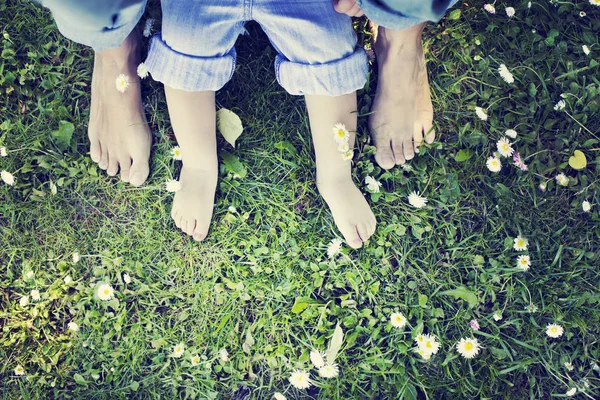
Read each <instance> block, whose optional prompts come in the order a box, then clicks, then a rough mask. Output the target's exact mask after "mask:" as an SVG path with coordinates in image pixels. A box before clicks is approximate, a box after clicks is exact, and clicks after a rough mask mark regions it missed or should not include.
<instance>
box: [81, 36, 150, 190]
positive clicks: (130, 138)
mask: <svg viewBox="0 0 600 400" xmlns="http://www.w3.org/2000/svg"><path fill="white" fill-rule="evenodd" d="M136 35H137V33H131V34H130V35H129V36H128V37H127V39H125V41H124V42H123V44H122V45H121V47H120V48H118V49H111V50H104V51H101V52H99V53H96V55H95V57H94V73H93V76H92V100H91V106H90V121H89V124H88V136H89V139H90V156H91V158H92V160H93V161H94V162H96V163H98V166H99V167H100V168H102V169H104V170H106V172H107V173H108V175H110V176H114V175H116V174H117V172H118V171H119V169H120V170H121V179H122V180H123V181H125V182H130V183H131V184H133V185H135V186H139V185H141V184H142V183H144V182H145V181H146V178H147V177H148V172H149V168H148V158H149V157H150V145H151V142H152V139H151V134H150V129H149V128H148V124H147V122H146V116H145V115H144V109H143V106H142V99H141V93H140V84H139V83H138V82H137V81H138V78H137V73H136V69H137V66H138V64H139V61H140V56H139V38H138V37H137V36H136ZM121 74H124V75H127V76H128V77H129V79H130V81H132V82H131V83H130V84H129V86H128V87H127V89H126V90H125V91H124V92H123V93H121V92H119V91H118V90H117V88H116V85H115V81H116V79H117V77H118V76H119V75H121Z"/></svg>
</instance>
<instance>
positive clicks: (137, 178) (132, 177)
mask: <svg viewBox="0 0 600 400" xmlns="http://www.w3.org/2000/svg"><path fill="white" fill-rule="evenodd" d="M149 173H150V169H149V167H148V160H147V159H146V160H136V159H135V158H134V159H133V164H131V169H130V170H129V183H131V184H132V185H134V186H140V185H141V184H142V183H144V182H146V179H147V178H148V174H149Z"/></svg>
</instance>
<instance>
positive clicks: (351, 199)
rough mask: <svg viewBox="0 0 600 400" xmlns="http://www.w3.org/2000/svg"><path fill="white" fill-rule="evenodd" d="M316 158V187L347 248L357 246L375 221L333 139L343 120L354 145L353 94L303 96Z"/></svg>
mask: <svg viewBox="0 0 600 400" xmlns="http://www.w3.org/2000/svg"><path fill="white" fill-rule="evenodd" d="M306 108H307V109H308V116H309V118H310V129H311V131H312V137H313V142H314V145H315V156H316V160H317V187H318V189H319V192H320V193H321V196H323V199H324V200H325V202H326V203H327V205H328V206H329V209H330V210H331V213H332V214H333V219H334V220H335V223H336V225H337V227H338V229H339V230H340V232H341V233H342V235H344V238H345V239H346V242H347V243H348V245H349V246H350V247H353V248H359V247H361V246H362V244H363V242H364V241H366V240H367V239H369V238H370V237H371V235H373V233H374V232H375V226H376V224H377V221H376V220H375V216H374V215H373V212H372V211H371V208H370V207H369V204H368V203H367V201H366V200H365V198H364V197H363V195H362V193H361V192H360V190H358V188H357V187H356V185H355V184H354V182H353V181H352V175H351V161H349V160H344V159H343V158H342V156H341V153H340V151H339V150H338V145H337V143H336V141H335V140H334V136H333V130H332V128H333V126H334V125H335V124H337V123H343V124H344V125H345V126H346V128H347V129H348V132H349V133H350V139H349V141H348V145H349V147H350V149H352V147H353V146H354V137H355V131H356V120H357V117H356V93H350V94H346V95H343V96H315V95H312V96H306Z"/></svg>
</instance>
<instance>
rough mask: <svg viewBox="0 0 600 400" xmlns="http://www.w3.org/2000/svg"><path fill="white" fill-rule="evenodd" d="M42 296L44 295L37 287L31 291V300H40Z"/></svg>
mask: <svg viewBox="0 0 600 400" xmlns="http://www.w3.org/2000/svg"><path fill="white" fill-rule="evenodd" d="M41 298H42V296H41V295H40V291H39V290H37V289H33V290H32V291H31V300H33V301H40V300H41Z"/></svg>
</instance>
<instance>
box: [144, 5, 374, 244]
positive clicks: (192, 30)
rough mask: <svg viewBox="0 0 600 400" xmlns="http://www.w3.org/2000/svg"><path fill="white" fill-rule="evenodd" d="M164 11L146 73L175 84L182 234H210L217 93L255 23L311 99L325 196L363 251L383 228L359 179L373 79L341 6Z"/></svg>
mask: <svg viewBox="0 0 600 400" xmlns="http://www.w3.org/2000/svg"><path fill="white" fill-rule="evenodd" d="M162 9H163V24H162V32H161V33H160V34H157V35H155V36H154V37H153V38H152V41H151V43H150V50H149V53H148V58H147V60H146V61H145V65H146V67H147V69H148V71H150V73H151V74H152V77H153V78H154V79H155V80H157V81H160V82H162V83H164V85H165V91H166V95H167V103H168V108H169V114H170V117H171V123H172V125H173V130H174V132H175V136H176V138H177V141H178V142H179V146H180V147H181V153H182V161H183V168H182V171H181V176H180V182H181V189H180V190H179V191H178V192H177V193H176V194H175V199H174V202H173V209H172V212H171V215H172V217H173V219H174V220H175V223H176V224H177V226H178V227H179V228H180V229H181V230H182V231H184V232H185V233H187V234H188V235H190V236H192V237H193V238H194V239H195V240H203V239H204V238H205V237H206V235H207V233H208V228H209V225H210V220H211V217H212V212H213V203H214V194H215V189H216V185H217V175H218V160H217V149H216V123H215V91H217V90H219V89H220V88H222V87H223V85H225V83H227V82H228V81H229V79H230V78H231V75H232V74H233V71H234V68H235V59H236V53H235V48H234V44H235V41H236V39H237V37H238V35H239V34H240V33H242V32H243V31H244V23H245V22H246V21H249V20H254V21H257V22H258V23H259V24H260V25H261V26H262V28H263V30H264V31H265V33H266V34H267V35H268V36H269V39H270V40H271V42H272V43H273V45H274V47H275V48H276V49H277V51H278V53H279V54H278V56H277V58H276V61H275V71H276V76H277V79H278V81H279V83H280V84H281V86H282V87H283V88H284V89H285V90H287V91H288V92H289V93H290V94H294V95H304V96H305V99H306V106H307V109H308V114H309V118H310V126H311V131H312V136H313V141H314V146H315V154H316V164H317V187H318V189H319V192H320V193H321V195H322V196H323V198H324V199H325V202H326V203H327V205H328V206H329V208H330V209H331V212H332V214H333V217H334V220H335V223H336V224H337V227H338V229H339V230H340V231H341V233H342V234H343V236H344V238H345V239H346V242H347V243H348V245H349V246H351V247H353V248H358V247H361V246H362V244H363V242H365V241H366V240H367V239H369V237H370V236H371V235H372V234H373V233H374V231H375V225H376V220H375V216H374V215H373V213H372V212H371V209H370V208H369V205H368V204H367V202H366V200H365V198H364V197H363V195H362V193H361V192H360V190H359V189H358V188H357V187H356V186H355V184H354V182H353V181H352V176H351V173H350V170H351V159H352V154H353V153H352V147H353V144H354V132H355V131H356V122H357V116H356V108H357V104H356V90H358V89H360V88H362V87H363V86H364V84H365V82H366V78H367V59H366V55H365V53H364V51H363V50H362V49H360V48H358V49H357V48H356V44H357V40H356V35H355V33H354V31H353V29H352V22H351V20H350V18H349V17H347V16H345V15H341V14H337V13H336V12H335V11H334V9H333V4H332V2H331V0H315V1H311V2H290V1H289V0H254V1H253V2H242V1H240V0H202V1H194V0H163V1H162ZM337 124H342V125H343V126H342V125H338V127H337V129H335V134H334V132H333V131H332V128H333V127H334V126H335V125H337ZM336 135H337V136H336Z"/></svg>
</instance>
